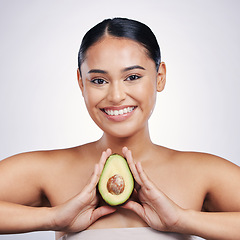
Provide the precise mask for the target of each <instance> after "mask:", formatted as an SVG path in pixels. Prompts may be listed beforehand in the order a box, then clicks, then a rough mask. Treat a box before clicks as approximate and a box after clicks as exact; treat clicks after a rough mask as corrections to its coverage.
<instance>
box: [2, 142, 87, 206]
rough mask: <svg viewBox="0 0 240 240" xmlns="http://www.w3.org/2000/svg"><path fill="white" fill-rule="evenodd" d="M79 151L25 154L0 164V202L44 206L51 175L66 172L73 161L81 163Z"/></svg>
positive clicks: (70, 149) (12, 157)
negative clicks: (45, 193)
mask: <svg viewBox="0 0 240 240" xmlns="http://www.w3.org/2000/svg"><path fill="white" fill-rule="evenodd" d="M83 149H84V147H82V146H79V147H74V148H69V149H59V150H48V151H34V152H26V153H20V154H17V155H14V156H11V157H9V158H6V159H4V160H2V161H0V200H2V201H9V202H15V203H20V204H24V205H31V206H42V205H45V204H48V203H46V200H47V199H46V198H45V195H44V192H45V188H46V185H47V184H48V182H49V181H51V180H52V179H53V176H56V175H58V176H61V173H62V172H64V171H65V172H66V170H67V168H70V166H71V164H72V163H73V162H74V161H76V159H78V160H79V161H81V159H82V158H81V156H82V155H83ZM54 174H56V175H54ZM56 181H58V179H56Z"/></svg>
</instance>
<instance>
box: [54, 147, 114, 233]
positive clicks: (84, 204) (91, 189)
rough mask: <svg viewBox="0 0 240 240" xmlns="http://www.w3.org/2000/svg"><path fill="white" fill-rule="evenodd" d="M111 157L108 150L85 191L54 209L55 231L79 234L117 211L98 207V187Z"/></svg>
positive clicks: (106, 207) (107, 207) (97, 165)
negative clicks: (106, 163) (98, 220)
mask: <svg viewBox="0 0 240 240" xmlns="http://www.w3.org/2000/svg"><path fill="white" fill-rule="evenodd" d="M110 155H111V150H110V149H107V150H106V151H104V152H103V153H102V156H101V158H100V161H99V163H98V164H96V165H95V169H94V172H93V174H92V176H91V179H90V182H89V183H88V184H87V185H86V186H85V187H84V188H83V190H82V191H81V192H80V193H79V194H78V195H76V196H75V197H73V198H72V199H70V200H69V201H67V202H66V203H64V204H62V205H59V206H56V207H53V208H52V213H53V220H52V224H53V230H55V231H64V232H79V231H82V230H84V229H86V228H88V227H89V226H90V225H91V224H92V223H94V222H95V221H96V220H97V219H98V218H100V217H102V216H105V215H108V214H110V213H113V212H114V211H115V210H116V209H115V208H113V207H110V206H101V207H98V208H96V207H97V204H98V198H97V195H96V186H97V183H98V180H99V178H100V175H101V173H102V170H103V167H104V164H105V162H106V159H107V158H108V157H109V156H110Z"/></svg>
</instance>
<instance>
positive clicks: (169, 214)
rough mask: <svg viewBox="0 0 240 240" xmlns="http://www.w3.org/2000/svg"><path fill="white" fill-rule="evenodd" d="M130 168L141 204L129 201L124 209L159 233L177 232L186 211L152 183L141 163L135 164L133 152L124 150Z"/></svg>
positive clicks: (125, 148)
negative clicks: (135, 214)
mask: <svg viewBox="0 0 240 240" xmlns="http://www.w3.org/2000/svg"><path fill="white" fill-rule="evenodd" d="M123 154H124V156H125V157H126V159H127V161H128V164H129V167H130V169H131V171H132V174H133V176H134V178H135V181H136V185H137V186H136V189H135V190H136V191H137V193H138V198H139V200H140V204H139V203H137V202H134V201H128V202H127V203H126V204H125V205H123V208H126V209H130V210H132V211H134V212H135V213H137V214H138V215H139V216H140V217H141V218H142V219H143V220H144V221H145V222H146V223H147V224H148V225H149V226H150V227H151V228H154V229H156V230H159V231H172V232H175V231H176V232H177V229H178V224H179V222H180V216H181V214H183V212H184V210H183V209H181V208H180V207H179V206H178V205H176V204H175V203H174V202H173V201H172V200H171V199H169V198H168V197H167V196H166V195H165V194H164V193H163V192H161V191H160V190H159V189H158V188H157V187H156V186H155V185H154V184H153V182H151V181H150V179H149V178H148V177H147V175H146V174H145V173H144V171H143V169H142V166H141V163H140V162H138V163H134V161H133V158H132V154H131V151H130V150H128V149H127V147H124V148H123Z"/></svg>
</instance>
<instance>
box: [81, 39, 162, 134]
mask: <svg viewBox="0 0 240 240" xmlns="http://www.w3.org/2000/svg"><path fill="white" fill-rule="evenodd" d="M78 78H79V85H80V88H81V90H82V94H83V97H84V100H85V103H86V107H87V109H88V112H89V114H90V116H91V117H92V119H93V120H94V122H95V123H96V124H97V125H98V126H99V127H100V128H101V129H102V130H103V131H104V132H105V133H107V134H110V135H112V136H115V137H129V136H131V135H132V134H134V133H136V132H138V131H141V130H144V129H145V128H147V127H148V125H147V122H148V119H149V117H150V115H151V113H152V110H153V108H154V105H155V101H156V92H157V91H161V90H162V89H163V88H164V84H165V65H164V64H163V63H162V64H161V65H160V68H159V71H158V72H157V71H156V65H155V63H154V61H153V60H152V59H151V58H149V57H148V55H147V53H146V49H145V48H144V47H143V46H141V45H140V44H138V43H137V42H135V41H132V40H129V39H125V38H116V37H111V36H106V37H104V38H103V39H102V40H100V41H98V42H97V43H96V44H94V45H93V46H91V47H90V48H89V49H88V50H87V52H86V58H85V60H84V62H83V63H82V65H81V77H80V74H79V72H78Z"/></svg>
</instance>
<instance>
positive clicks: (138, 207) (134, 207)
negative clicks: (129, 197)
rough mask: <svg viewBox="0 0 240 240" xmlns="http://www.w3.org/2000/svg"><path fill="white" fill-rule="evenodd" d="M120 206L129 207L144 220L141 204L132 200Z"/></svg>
mask: <svg viewBox="0 0 240 240" xmlns="http://www.w3.org/2000/svg"><path fill="white" fill-rule="evenodd" d="M122 208H124V209H129V210H131V211H133V212H135V213H136V214H137V215H138V216H139V217H140V218H142V219H143V221H146V215H145V211H144V208H143V206H142V205H141V204H139V203H137V202H134V201H128V202H127V203H126V204H124V205H123V206H122Z"/></svg>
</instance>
